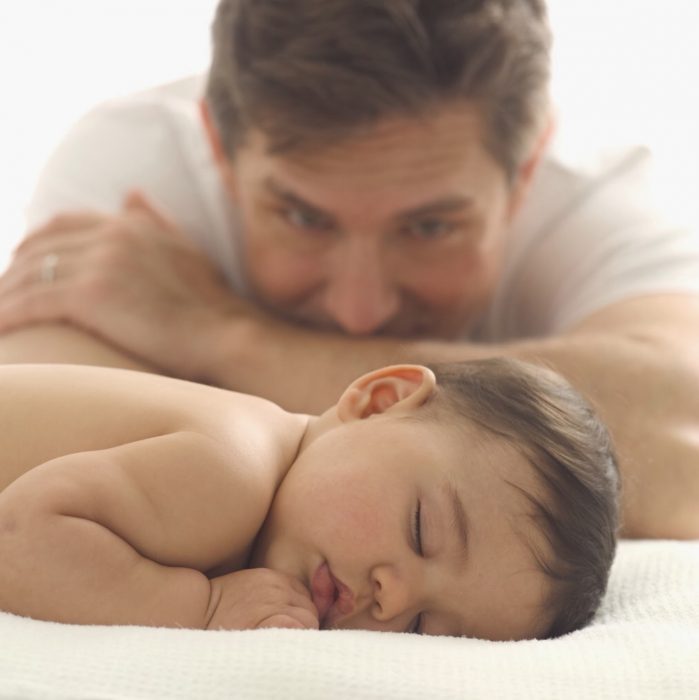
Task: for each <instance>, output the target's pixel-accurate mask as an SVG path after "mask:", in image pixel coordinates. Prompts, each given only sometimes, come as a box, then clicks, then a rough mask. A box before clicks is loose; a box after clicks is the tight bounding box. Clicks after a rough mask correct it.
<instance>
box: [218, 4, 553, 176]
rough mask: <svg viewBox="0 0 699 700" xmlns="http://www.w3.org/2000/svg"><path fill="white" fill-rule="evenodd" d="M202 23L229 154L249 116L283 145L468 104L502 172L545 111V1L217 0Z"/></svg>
mask: <svg viewBox="0 0 699 700" xmlns="http://www.w3.org/2000/svg"><path fill="white" fill-rule="evenodd" d="M212 34H213V58H212V63H211V68H210V71H209V77H208V83H207V88H206V99H207V103H208V105H209V108H210V111H211V114H212V116H213V120H214V123H215V125H216V127H217V130H218V131H219V135H220V138H221V143H222V145H223V149H224V151H225V152H226V154H227V155H228V156H229V157H230V158H233V157H234V155H235V153H236V150H237V148H239V147H240V145H241V144H242V143H243V141H244V138H245V134H246V132H247V130H248V129H250V128H251V127H254V128H257V129H261V130H262V132H263V133H264V134H265V136H266V137H267V139H268V141H269V143H270V148H271V150H272V151H273V152H284V151H288V150H293V149H296V148H306V147H319V146H323V145H325V144H327V143H331V142H333V141H338V140H341V139H343V138H347V137H350V136H352V135H353V134H356V133H357V132H358V131H359V130H361V129H366V128H370V127H371V126H372V125H373V124H375V123H376V122H377V121H378V120H379V119H382V118H386V117H420V116H421V115H425V114H429V113H430V112H433V111H434V109H435V108H439V107H443V106H452V105H454V106H458V105H461V104H470V105H475V106H476V107H477V108H478V109H479V114H480V115H481V118H482V122H483V139H484V145H485V147H486V148H487V149H488V150H489V151H490V153H491V154H492V155H493V157H494V158H495V159H496V161H497V162H498V163H499V164H500V165H501V166H502V167H503V169H504V170H505V172H506V174H507V175H508V176H509V177H510V178H512V177H514V175H515V174H516V171H517V168H518V166H519V165H520V164H522V163H523V162H524V161H525V160H526V158H527V157H528V156H529V155H530V151H531V150H532V149H533V147H534V143H535V140H536V137H537V135H538V134H539V132H540V131H541V129H542V127H543V120H544V119H545V118H546V116H547V107H548V79H549V50H550V43H551V37H550V32H549V28H548V23H547V18H546V10H545V3H544V0H221V2H220V4H219V6H218V10H217V12H216V17H215V19H214V23H213V27H212Z"/></svg>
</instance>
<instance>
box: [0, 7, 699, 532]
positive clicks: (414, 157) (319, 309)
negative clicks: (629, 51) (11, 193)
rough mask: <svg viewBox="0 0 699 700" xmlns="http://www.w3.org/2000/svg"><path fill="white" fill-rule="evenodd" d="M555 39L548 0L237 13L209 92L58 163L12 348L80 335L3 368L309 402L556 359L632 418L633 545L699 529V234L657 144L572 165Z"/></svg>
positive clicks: (28, 263) (623, 433) (36, 209)
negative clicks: (556, 81)
mask: <svg viewBox="0 0 699 700" xmlns="http://www.w3.org/2000/svg"><path fill="white" fill-rule="evenodd" d="M549 43H550V37H549V33H548V29H547V25H546V18H545V8H544V3H543V2H541V1H537V0H518V1H516V2H514V1H512V0H509V1H508V0H481V1H480V2H476V1H467V0H460V1H459V0H430V2H417V1H415V0H394V1H393V2H385V1H383V2H379V1H377V0H293V1H291V0H289V1H288V2H283V3H279V2H273V1H272V0H223V2H221V4H220V6H219V9H218V12H217V17H216V20H215V23H214V56H213V62H212V66H211V70H210V72H209V75H208V79H207V82H206V87H205V90H203V91H202V89H201V86H200V85H199V84H198V83H197V82H196V81H194V82H192V81H185V82H182V83H178V84H176V85H173V86H166V87H164V88H161V89H160V90H155V91H151V92H149V93H146V94H142V95H140V96H137V97H135V98H132V99H126V100H121V101H114V102H112V103H108V104H106V105H103V106H101V107H100V108H98V109H97V110H95V111H93V112H92V113H90V114H89V115H88V116H87V117H85V119H83V120H82V122H81V123H79V124H78V125H77V126H76V128H75V129H74V130H73V131H72V133H71V134H69V136H68V137H67V138H66V140H65V141H64V143H63V144H62V145H61V146H60V147H59V149H58V151H57V153H56V154H55V155H54V157H53V158H52V160H51V161H50V162H49V164H48V166H47V168H46V170H45V171H44V173H43V176H42V178H41V181H40V183H39V186H38V188H37V191H36V193H35V197H34V199H33V202H32V204H31V206H30V208H29V212H28V215H29V230H30V235H29V236H28V238H27V239H26V240H25V242H24V243H23V245H22V246H21V247H20V248H19V250H18V252H17V254H16V256H15V259H14V261H13V263H12V265H11V267H10V269H9V270H8V272H7V273H6V274H5V276H4V277H3V279H2V281H0V331H9V330H11V329H13V328H18V327H27V326H31V324H40V323H47V322H56V321H63V322H67V323H68V324H70V327H65V326H59V325H55V324H54V325H50V326H39V325H35V327H33V328H32V327H29V328H27V329H26V330H24V331H21V330H20V331H17V332H16V333H14V334H9V335H6V336H5V337H4V338H3V345H2V346H1V347H0V358H4V360H5V361H17V360H19V361H29V360H35V361H72V362H93V363H97V364H111V365H115V366H126V367H136V368H143V369H152V370H154V371H159V372H163V373H167V374H171V375H174V376H179V377H183V378H188V379H194V380H198V381H204V382H208V383H211V384H217V385H221V386H225V387H229V388H232V389H236V390H238V391H245V392H249V393H254V394H258V395H261V396H266V397H268V398H270V399H272V400H275V401H277V402H278V403H280V404H282V405H283V406H284V407H286V408H288V409H289V410H297V411H317V410H322V409H323V408H324V407H326V406H327V405H328V404H329V403H330V402H331V400H332V397H333V396H335V395H336V394H337V393H338V392H339V390H340V389H341V387H342V386H343V385H345V384H347V383H348V382H349V381H350V380H351V379H352V378H353V377H354V376H357V375H359V374H361V373H362V372H364V371H366V370H368V369H371V368H373V367H377V366H380V365H385V364H390V363H394V362H404V361H413V362H429V361H439V360H446V361H449V360H458V359H468V358H475V357H484V356H492V355H510V356H514V357H519V358H522V359H527V360H531V361H535V362H539V363H541V364H543V365H547V366H551V367H553V368H555V369H556V370H558V371H559V372H561V373H562V374H563V375H565V376H566V377H567V378H568V379H569V380H570V381H571V382H572V383H573V384H574V385H576V387H577V388H578V389H579V390H581V391H582V392H583V393H584V394H585V395H587V396H588V397H589V398H590V399H591V400H592V402H593V403H594V404H595V405H596V407H597V408H598V410H599V412H600V414H601V415H602V417H603V418H604V419H605V420H606V421H607V423H608V424H609V426H610V428H611V431H612V435H613V437H614V438H615V442H616V444H617V449H618V451H619V456H620V465H621V470H622V475H623V478H624V501H623V508H624V511H623V521H624V526H623V534H625V535H627V536H638V537H640V536H654V537H699V424H698V417H699V399H697V395H699V392H698V391H697V390H698V389H699V360H698V359H697V358H699V354H697V352H696V350H697V346H698V345H699V343H698V342H697V341H699V296H698V294H699V252H698V251H697V247H696V242H695V240H694V239H693V237H692V236H691V235H690V234H689V233H688V232H685V231H681V230H677V229H674V228H671V227H669V226H667V225H666V224H665V223H664V222H663V221H661V220H660V219H659V218H658V217H657V215H656V214H655V213H654V212H653V211H652V210H651V209H650V208H649V207H648V206H646V202H645V201H644V194H643V191H642V190H641V188H640V181H641V179H642V176H643V170H644V154H643V152H640V151H639V152H633V153H630V154H626V155H625V156H624V157H622V158H619V159H617V160H615V161H613V162H611V163H608V164H607V165H606V166H605V167H603V168H601V169H599V170H598V171H597V172H595V173H591V172H575V171H573V170H571V169H570V168H569V167H567V165H566V164H565V163H563V162H560V161H558V160H557V159H556V157H555V154H554V152H553V151H552V149H551V146H550V137H551V133H552V131H553V120H552V118H551V111H550V108H549V104H548V101H547V82H548V51H549ZM202 92H204V96H203V99H201V100H200V99H199V98H200V97H202ZM134 190H137V192H135V193H134ZM124 198H125V201H124V202H123V203H124V206H123V207H122V201H123V200H124ZM56 213H59V216H57V217H54V218H52V217H53V215H54V214H56ZM76 329H82V330H81V331H78V330H76ZM311 376H314V377H316V378H317V377H318V376H320V377H324V381H318V380H317V379H315V380H314V381H311V380H310V377H311Z"/></svg>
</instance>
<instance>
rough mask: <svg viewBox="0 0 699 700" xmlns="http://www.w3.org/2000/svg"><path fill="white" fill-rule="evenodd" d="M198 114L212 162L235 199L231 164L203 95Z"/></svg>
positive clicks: (235, 193) (233, 174) (235, 190)
mask: <svg viewBox="0 0 699 700" xmlns="http://www.w3.org/2000/svg"><path fill="white" fill-rule="evenodd" d="M199 116H200V117H201V122H202V125H203V127H204V133H205V135H206V140H207V141H208V142H209V147H210V148H211V154H212V156H213V158H214V162H215V163H216V166H217V168H218V171H219V173H220V175H221V177H222V178H223V181H224V182H225V184H226V189H227V190H228V192H229V194H230V195H231V196H232V197H233V198H234V199H235V198H236V197H237V186H236V179H235V173H234V171H233V164H232V163H231V160H230V158H229V157H228V155H227V154H226V151H225V150H224V148H223V143H222V141H221V136H220V135H219V133H218V127H217V126H216V123H215V122H214V119H213V117H212V115H211V110H210V109H209V105H208V104H207V103H206V98H204V97H202V98H201V99H200V100H199Z"/></svg>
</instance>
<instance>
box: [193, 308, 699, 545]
mask: <svg viewBox="0 0 699 700" xmlns="http://www.w3.org/2000/svg"><path fill="white" fill-rule="evenodd" d="M219 333H220V335H219V336H218V337H216V338H212V339H210V341H209V343H208V346H209V347H210V348H215V349H217V352H218V355H217V356H214V354H213V352H212V356H211V358H210V359H211V364H210V371H211V374H210V375H209V376H208V377H206V379H207V380H208V381H211V382H212V383H217V384H222V385H229V386H234V387H235V388H236V389H237V390H239V391H244V392H250V393H254V394H259V395H261V396H265V397H266V398H270V399H272V400H273V401H276V402H277V403H280V404H281V405H283V406H284V407H285V408H287V409H289V410H296V411H308V412H317V411H320V410H323V409H325V408H327V406H329V405H330V404H331V403H332V402H333V401H335V400H336V398H337V396H338V395H339V393H340V391H341V390H342V389H343V388H344V387H345V386H346V385H347V384H348V383H349V382H350V381H351V380H352V379H354V378H355V377H357V376H359V375H361V374H362V373H363V372H365V371H368V370H369V369H373V368H375V367H378V366H381V365H384V364H389V363H394V362H442V361H449V362H450V361H460V360H468V359H475V358H482V357H489V356H494V355H508V356H512V357H517V358H519V359H522V360H528V361H531V362H535V363H540V364H543V365H546V366H548V367H551V368H553V369H555V370H557V371H558V372H560V373H561V374H562V375H563V376H565V377H566V378H567V379H568V380H569V381H570V382H571V383H572V384H573V385H574V386H575V387H576V388H577V389H578V390H579V391H580V392H581V393H583V394H584V395H585V396H586V397H587V398H588V399H589V400H590V401H591V402H592V403H593V405H594V406H595V407H596V408H597V410H598V411H599V413H600V415H601V417H602V418H603V419H604V420H605V421H606V423H607V425H608V426H609V428H610V430H611V433H612V436H613V439H614V442H615V444H616V447H617V452H618V454H619V458H620V466H621V470H622V476H623V489H624V493H623V522H624V526H623V534H624V535H625V536H629V537H680V538H686V537H699V298H697V297H692V296H688V295H687V296H684V295H667V296H648V297H643V298H638V299H634V300H629V301H625V302H620V303H618V304H615V305H613V306H610V307H608V308H607V309H605V310H602V311H600V312H598V313H596V314H594V315H592V316H590V317H589V318H587V319H586V320H585V321H583V322H581V323H580V324H579V325H578V326H577V327H576V328H574V329H572V330H571V331H569V332H567V333H564V334H561V335H559V336H555V337H550V338H540V339H531V340H526V341H521V342H513V343H507V344H501V345H494V344H490V345H481V344H473V343H449V342H439V341H398V340H391V339H384V338H377V339H368V338H367V339H351V338H347V337H343V336H339V335H331V334H323V333H313V332H309V331H306V330H302V329H295V328H293V327H291V326H288V325H286V324H282V323H277V322H273V323H268V324H259V323H255V322H254V320H252V321H248V322H245V321H241V322H240V323H239V324H233V323H231V324H230V325H229V326H228V327H227V328H224V326H223V324H222V325H221V328H220V329H219Z"/></svg>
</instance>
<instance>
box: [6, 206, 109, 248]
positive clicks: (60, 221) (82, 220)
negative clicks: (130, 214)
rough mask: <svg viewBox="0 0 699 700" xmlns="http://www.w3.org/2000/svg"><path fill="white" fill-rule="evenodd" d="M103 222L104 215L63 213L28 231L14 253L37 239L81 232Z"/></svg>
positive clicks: (86, 212)
mask: <svg viewBox="0 0 699 700" xmlns="http://www.w3.org/2000/svg"><path fill="white" fill-rule="evenodd" d="M104 220H105V216H104V214H98V213H97V212H89V211H85V212H65V213H62V214H57V215H56V216H54V217H52V218H50V219H49V220H48V221H47V222H46V223H44V224H42V225H41V226H39V227H38V228H35V229H32V230H31V231H29V232H28V233H27V234H26V236H25V237H24V238H23V239H22V240H21V241H20V242H19V244H18V245H17V246H16V247H15V249H14V253H15V254H16V253H18V252H19V251H21V250H22V249H24V248H25V247H26V246H27V245H29V244H30V243H33V242H35V241H36V240H37V239H38V238H42V237H45V236H53V235H56V234H58V233H61V232H65V231H82V230H84V229H89V228H92V227H94V226H97V225H99V224H101V223H102V222H103V221H104Z"/></svg>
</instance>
